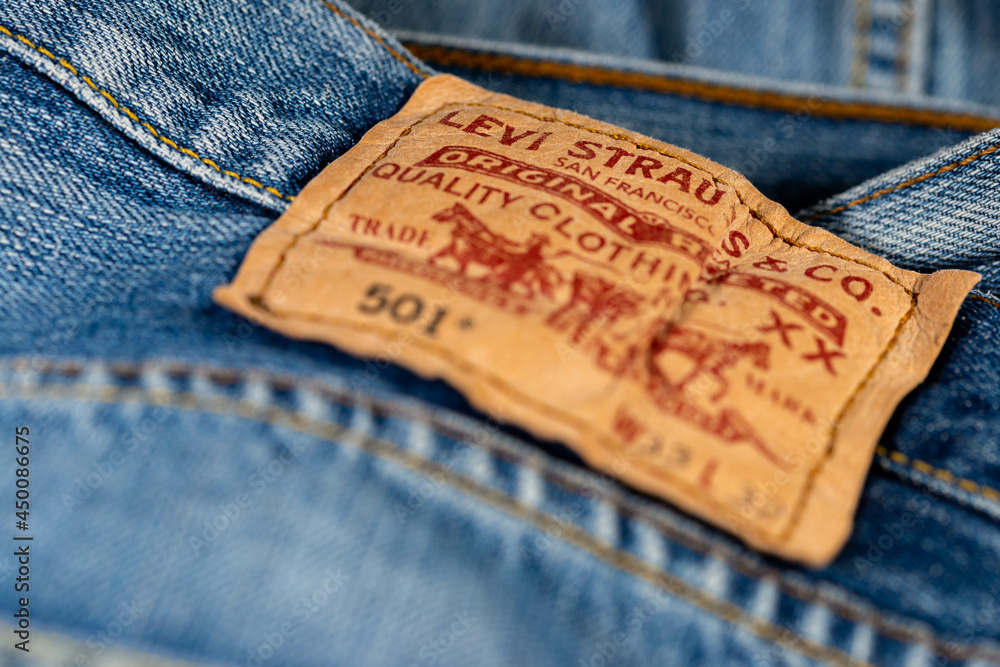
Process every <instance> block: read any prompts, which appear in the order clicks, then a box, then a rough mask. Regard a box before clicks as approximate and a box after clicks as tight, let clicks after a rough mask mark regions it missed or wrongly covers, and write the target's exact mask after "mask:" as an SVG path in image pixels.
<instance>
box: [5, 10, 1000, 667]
mask: <svg viewBox="0 0 1000 667" xmlns="http://www.w3.org/2000/svg"><path fill="white" fill-rule="evenodd" d="M0 33H2V34H0V45H2V51H0V81H2V82H3V85H2V86H0V99H2V100H3V105H2V108H3V110H4V112H5V113H4V117H3V120H2V121H0V164H2V168H0V201H2V202H3V206H2V207H0V220H2V225H0V256H2V261H3V266H4V271H3V272H0V287H2V292H0V293H2V294H3V299H2V301H0V308H2V311H0V312H2V317H0V357H2V358H0V376H2V378H0V395H2V397H3V400H2V401H0V424H3V428H4V429H6V431H5V433H7V434H8V435H7V436H5V437H7V438H8V440H7V442H9V443H10V447H11V449H13V446H14V438H15V436H14V429H15V428H18V427H23V426H27V427H28V428H29V429H30V441H31V464H30V470H31V477H30V489H31V515H30V517H31V521H30V529H29V530H28V531H26V533H30V534H31V535H32V536H33V538H34V539H33V541H32V543H31V547H30V548H31V556H32V558H31V566H32V567H31V571H30V575H31V576H30V581H29V582H27V583H29V584H30V587H31V588H30V591H27V592H25V591H21V592H18V591H16V590H15V583H16V580H17V578H18V576H20V575H19V574H18V568H19V564H18V562H17V560H16V557H15V556H14V555H13V549H7V550H5V551H4V552H3V553H4V554H5V555H0V579H2V581H0V591H2V593H0V599H2V601H3V609H4V610H12V611H11V612H9V613H14V612H16V611H17V610H18V609H19V608H20V598H21V597H25V596H27V597H29V598H30V605H29V606H30V613H31V617H30V618H31V625H30V628H31V633H32V634H31V638H32V639H31V642H32V643H31V645H30V648H31V653H30V654H27V653H23V652H21V651H18V650H17V649H15V648H13V644H14V641H13V639H12V638H13V637H15V635H14V634H13V630H14V629H16V628H17V627H18V623H19V621H18V619H17V618H16V617H13V616H9V615H6V616H4V619H5V620H4V623H5V624H9V625H10V626H11V627H10V628H7V627H5V628H4V633H5V641H4V642H3V645H2V649H0V651H2V653H0V656H2V660H3V661H5V662H6V663H10V664H80V665H93V664H104V662H105V661H107V660H110V659H111V658H118V659H121V660H125V661H127V662H129V663H131V664H143V663H149V664H154V663H153V662H152V661H154V660H157V659H158V660H166V661H172V663H182V664H191V663H193V664H203V663H204V664H241V665H244V664H245V665H286V664H287V665H329V664H344V665H357V664H402V665H451V664H455V665H464V664H480V665H507V664H532V665H548V664H552V665H567V664H573V665H576V664H582V665H593V666H597V665H606V664H646V663H649V664H676V665H691V664H709V665H717V664H754V665H771V664H812V663H830V664H836V665H861V664H916V665H921V664H940V665H946V664H952V663H955V664H958V663H969V664H984V663H997V662H1000V645H998V643H997V641H998V639H1000V615H998V614H1000V583H998V582H997V574H998V571H1000V562H998V556H997V554H998V551H1000V530H998V527H997V525H996V522H997V520H998V519H1000V491H997V489H1000V471H998V470H997V465H998V463H997V460H996V455H995V444H996V442H997V441H998V439H1000V417H998V414H1000V412H998V406H1000V377H998V376H1000V352H998V351H997V349H996V345H995V343H996V340H997V333H998V331H1000V298H998V296H997V291H998V290H1000V283H998V281H1000V273H998V265H1000V247H998V242H997V238H998V235H997V225H998V219H1000V195H998V194H997V192H996V188H995V187H992V184H993V183H995V182H996V181H997V178H998V173H997V172H998V170H1000V155H998V153H1000V151H998V150H997V147H998V146H1000V135H997V134H995V133H987V134H978V130H979V129H981V128H982V127H985V126H987V125H988V124H989V123H990V119H989V117H987V116H985V115H984V114H985V113H986V112H985V111H984V110H983V109H981V108H979V107H971V106H964V105H961V104H953V103H947V104H946V103H938V102H926V101H925V102H921V103H920V104H916V103H910V102H905V103H904V102H893V103H891V104H890V103H888V102H887V101H886V100H885V99H884V98H883V97H880V96H877V95H874V96H873V95H870V94H867V93H862V92H855V93H851V94H841V93H839V92H837V91H834V90H833V89H829V88H815V89H812V88H810V89H802V88H800V87H782V86H779V85H777V84H771V83H765V82H759V85H758V86H757V87H756V88H754V89H752V90H751V91H750V92H751V93H755V94H749V93H747V92H746V91H745V90H744V91H742V92H740V91H736V93H738V94H734V88H733V87H732V85H731V83H732V82H731V81H729V80H728V79H727V78H726V77H724V76H721V77H720V76H716V75H711V74H707V73H704V72H698V71H694V70H688V69H683V68H677V67H675V66H670V65H658V64H643V63H639V62H635V61H622V60H618V59H608V58H605V57H599V56H582V55H578V54H573V53H570V52H565V51H561V52H556V51H548V50H539V49H537V48H525V47H511V48H509V49H507V50H505V51H501V50H499V49H498V48H497V47H486V46H483V45H477V44H471V43H467V42H466V43H462V44H458V45H456V44H451V45H449V44H442V43H430V42H429V41H428V40H426V39H425V40H423V41H422V42H414V48H415V49H416V50H417V51H418V52H421V53H424V54H426V56H427V59H428V60H429V61H431V63H432V64H434V63H437V64H436V65H435V66H436V67H438V68H440V69H441V70H448V71H453V72H456V73H459V74H461V75H463V76H465V77H466V78H469V79H471V80H472V81H473V82H475V83H479V84H480V85H484V86H486V87H490V88H495V89H497V90H500V91H502V92H507V93H511V94H514V95H518V96H520V97H524V98H528V99H532V100H536V101H540V102H544V103H548V104H553V105H555V106H562V107H568V108H573V109H575V110H577V111H581V112H584V113H588V114H590V115H593V116H595V117H598V118H601V119H602V120H607V121H610V122H614V123H617V124H619V125H622V126H624V127H626V128H628V129H630V130H634V131H638V132H642V133H645V134H650V135H652V136H655V137H657V138H659V139H663V140H666V141H670V142H672V143H675V144H679V145H682V146H685V147H688V148H692V149H694V150H696V151H698V152H701V153H704V154H706V155H708V156H709V157H711V158H714V159H716V160H718V161H720V162H723V163H725V164H728V165H730V166H733V167H735V168H738V169H741V170H743V171H744V172H746V173H749V174H751V179H752V180H753V181H754V182H755V183H756V184H757V185H758V186H759V187H761V189H762V190H763V191H764V192H765V193H766V194H768V195H769V196H771V197H772V198H774V199H776V200H777V201H779V202H781V203H783V204H784V205H785V206H787V207H790V208H792V209H793V210H795V209H800V208H803V209H805V210H804V212H803V213H802V214H801V215H800V216H799V217H800V219H804V220H810V221H811V222H812V224H818V225H822V226H824V227H827V228H828V229H831V230H832V231H835V232H836V233H838V234H840V235H841V236H843V237H844V238H846V239H847V240H849V241H851V242H852V243H855V244H858V245H860V246H862V247H864V248H866V249H868V250H871V251H873V252H876V253H879V254H881V255H884V256H886V257H888V258H889V259H890V260H892V261H893V262H895V263H896V264H898V265H900V266H902V267H904V268H909V269H916V270H931V269H937V268H946V267H952V268H967V269H974V270H977V271H979V272H981V273H982V274H983V276H984V278H983V282H982V283H981V284H980V286H979V288H978V289H977V290H976V291H975V292H974V293H973V294H972V296H970V297H969V298H968V299H967V301H966V303H965V305H964V306H963V308H962V311H961V314H960V316H959V319H958V320H957V322H956V324H955V326H954V329H953V332H952V334H951V337H950V339H949V341H948V344H947V346H946V347H945V350H944V352H943V353H942V355H941V357H940V358H939V360H938V362H937V364H936V366H935V368H934V370H933V371H932V373H931V376H930V377H929V378H928V380H927V381H926V382H925V383H924V384H923V385H921V387H919V388H918V389H917V390H915V391H914V392H913V393H912V394H911V395H910V396H909V397H908V398H907V399H906V401H905V402H904V403H903V404H902V405H901V407H900V408H899V410H898V411H897V413H896V416H895V417H894V419H893V421H892V423H891V424H890V426H889V427H888V429H887V430H886V432H885V435H884V436H883V439H882V445H881V447H880V449H879V453H878V455H877V457H876V461H875V465H874V466H873V468H872V472H871V475H870V477H869V479H868V482H867V485H866V489H865V492H864V496H863V498H862V501H861V506H860V508H859V511H858V516H857V520H856V527H855V530H854V534H853V536H852V538H851V540H850V542H849V543H848V545H847V547H846V548H845V550H844V552H843V553H842V554H841V555H840V557H839V558H838V559H837V560H836V561H835V562H834V563H833V564H832V565H831V566H830V567H828V568H826V569H824V570H820V571H811V570H807V569H804V568H800V567H797V566H795V565H791V564H788V563H785V562H782V561H779V560H776V559H771V558H765V557H762V556H760V555H759V554H756V553H754V552H752V551H750V550H748V549H747V548H745V547H744V546H742V545H741V544H739V543H738V542H736V541H735V540H733V539H731V538H730V537H728V536H727V535H725V534H723V533H721V532H719V531H717V530H715V529H713V528H710V527H707V526H705V525H704V524H702V523H700V522H698V521H696V520H694V519H692V518H690V517H688V516H686V515H684V514H683V513H681V512H679V511H677V510H675V509H673V508H672V507H670V506H669V505H667V504H665V503H662V502H658V501H654V500H651V499H650V498H648V497H644V496H642V495H641V494H638V493H636V492H634V491H632V490H630V489H628V488H627V487H624V486H621V485H619V484H617V483H616V482H615V481H614V480H611V479H609V478H606V477H604V476H601V475H598V474H596V473H594V472H593V471H591V470H588V469H587V468H585V467H584V466H582V465H581V464H580V463H579V461H577V460H575V459H574V457H573V456H572V455H571V454H569V453H568V452H567V451H566V450H565V449H564V448H563V447H561V446H560V445H559V444H557V443H549V442H541V441H538V440H535V439H533V438H531V437H530V436H528V435H527V434H525V433H523V432H521V431H519V430H518V429H516V428H514V427H511V426H510V425H506V424H501V423H498V422H497V421H495V420H493V419H492V418H491V417H490V416H489V415H484V414H482V413H479V412H477V411H475V410H473V409H472V408H471V407H470V406H469V405H468V404H467V403H466V402H465V400H464V399H463V398H462V397H461V396H460V395H459V394H458V393H457V392H456V391H454V390H453V389H451V388H450V387H448V386H446V385H444V384H443V383H439V382H433V381H427V380H423V379H420V378H418V377H416V376H414V375H413V374H411V373H409V372H407V371H405V370H403V369H401V368H398V367H395V366H392V365H387V364H381V363H377V362H374V361H366V360H361V359H356V358H353V357H349V356H347V355H345V354H342V353H340V352H338V351H337V350H335V349H332V348H329V347H326V346H322V345H318V344H309V343H301V342H295V341H291V340H288V339H285V338H283V337H281V336H279V335H277V334H273V333H270V332H268V331H266V330H263V329H260V328H258V327H255V326H253V324H252V323H249V322H246V321H243V320H241V319H239V318H237V317H235V316H233V315H231V314H229V313H227V312H226V311H224V310H222V309H220V308H219V307H217V306H215V305H214V304H213V303H212V301H211V296H210V294H211V291H212V289H213V288H215V287H216V286H218V285H220V284H223V283H226V282H228V281H229V280H231V278H232V276H233V274H234V272H235V270H236V267H237V266H238V264H239V262H240V260H241V258H242V257H243V255H244V254H245V253H246V250H247V248H248V247H249V244H250V242H251V241H252V240H253V238H254V237H255V236H256V235H257V234H258V233H259V232H260V231H261V230H262V229H264V228H265V227H266V226H267V225H268V224H270V222H272V221H273V219H274V218H275V217H276V216H277V215H279V214H280V213H281V212H282V211H283V210H284V209H285V207H286V206H287V204H288V201H289V199H290V198H291V197H293V196H294V194H295V193H296V192H298V190H299V189H301V187H302V186H303V185H304V184H305V183H306V182H307V181H308V180H309V179H310V178H312V177H313V176H315V175H316V174H317V173H318V172H319V170H320V169H322V167H323V166H325V165H326V164H327V163H329V162H330V161H331V160H332V159H334V158H335V157H337V156H338V155H340V154H341V153H343V152H344V151H345V150H346V149H347V148H349V147H350V146H351V145H353V144H354V143H355V142H356V141H357V140H358V139H359V138H360V136H361V135H362V134H363V133H364V132H365V131H366V130H367V129H368V128H370V127H371V126H372V125H373V124H374V123H376V122H378V121H379V120H381V119H383V118H386V117H388V116H389V115H391V114H392V113H393V112H394V111H395V110H396V109H398V108H399V107H400V106H401V105H402V104H403V103H404V102H405V100H406V99H407V97H408V96H409V95H410V94H411V93H412V91H413V90H414V88H415V87H416V86H417V85H418V84H419V82H420V81H421V80H422V79H423V78H424V77H425V76H427V75H428V74H429V73H431V72H432V70H431V66H430V65H427V64H424V63H423V62H422V61H419V60H416V59H415V58H413V57H412V56H411V55H409V53H408V52H407V50H406V49H404V48H403V47H402V46H401V45H400V44H399V43H397V42H396V41H395V40H393V39H392V38H391V37H389V36H387V35H386V34H385V33H383V32H382V31H381V30H380V29H378V28H377V27H375V25H374V24H372V23H370V22H369V21H367V20H366V19H364V18H362V17H361V16H360V15H358V14H356V13H354V12H353V11H352V10H350V9H349V8H347V7H345V6H343V5H342V4H339V3H332V2H330V3H328V2H322V1H321V0H287V1H285V2H280V3H279V2H273V1H265V2H260V3H255V4H252V5H247V4H246V3H237V2H233V1H232V0H219V1H217V2H211V3H209V2H200V1H194V0H192V1H191V2H187V3H176V2H174V3H168V2H163V1H162V0H147V1H146V2H142V3H134V2H126V1H125V0H102V1H101V2H97V1H96V0H92V1H90V2H85V3H72V4H71V3H69V2H66V1H65V0H56V1H54V2H51V3H48V4H46V5H39V4H38V3H32V2H29V1H28V0H11V1H9V2H7V3H5V4H4V5H3V6H0ZM623 71H624V72H626V73H627V74H628V76H624V75H623V74H622V72H623ZM602 72H603V73H604V75H602ZM608 72H610V73H611V75H610V76H608V75H607V73H608ZM620 81H626V82H627V83H624V84H623V83H621V82H620ZM671 86H673V87H671ZM776 101H777V102H776ZM934 151H938V152H937V153H935V154H934V155H932V156H931V157H929V158H921V156H923V155H925V154H928V153H932V152H934ZM917 158H921V159H917ZM900 165H903V166H900ZM883 172H884V173H883ZM879 174H883V175H879ZM868 177H871V179H870V180H867V181H865V182H863V183H862V184H861V185H857V183H859V182H861V181H863V180H864V179H865V178H868ZM848 188H853V189H848ZM843 190H847V191H846V192H845V193H844V194H837V193H838V192H841V191H843ZM821 200H822V202H821V203H819V204H817V203H816V202H817V201H821ZM8 451H10V450H8ZM9 456H10V458H8V459H7V461H11V463H9V464H5V465H4V466H3V467H2V468H0V473H2V474H3V475H4V476H5V479H4V480H3V482H2V483H0V488H2V489H3V490H2V493H0V498H2V499H3V506H4V507H8V508H10V507H12V506H13V505H14V502H15V485H14V472H13V471H14V467H15V466H14V464H13V462H12V459H13V454H10V455H9ZM8 520H9V521H11V522H12V521H13V519H11V518H10V517H9V515H8ZM6 525H11V524H6ZM8 532H13V529H10V531H8ZM9 544H13V543H9ZM6 613H8V612H6V611H5V614H6ZM123 656H124V657H123ZM29 658H30V660H29ZM16 661H22V662H21V663H18V662H16Z"/></svg>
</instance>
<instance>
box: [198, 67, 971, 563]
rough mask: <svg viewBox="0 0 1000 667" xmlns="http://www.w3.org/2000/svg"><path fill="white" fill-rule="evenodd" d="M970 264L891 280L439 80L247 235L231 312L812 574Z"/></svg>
mask: <svg viewBox="0 0 1000 667" xmlns="http://www.w3.org/2000/svg"><path fill="white" fill-rule="evenodd" d="M977 280H978V276H977V275H976V274H973V273H968V272H962V271H942V272H938V273H935V274H933V275H921V274H916V273H912V272H908V271H903V270H900V269H898V268H896V267H894V266H892V265H891V264H890V263H888V262H886V261H885V260H883V259H880V258H878V257H876V256H873V255H871V254H869V253H867V252H864V251H862V250H860V249H858V248H856V247H853V246H851V245H849V244H848V243H846V242H844V241H842V240H840V239H838V238H837V237H835V236H833V235H831V234H829V233H827V232H825V231H822V230H820V229H817V228H814V227H810V226H808V225H805V224H802V223H800V222H798V221H796V220H794V219H793V218H792V217H790V216H789V215H788V213H787V212H786V211H785V210H784V209H783V208H782V207H780V206H779V205H777V204H775V203H773V202H771V201H769V200H767V199H765V198H764V197H763V196H762V195H761V194H760V193H759V192H758V191H757V190H755V189H754V188H753V186H752V185H750V183H749V182H747V181H746V179H744V178H743V177H742V176H740V175H739V174H737V173H735V172H733V171H730V170H728V169H726V168H724V167H722V166H720V165H718V164H715V163H712V162H710V161H708V160H706V159H704V158H701V157H699V156H696V155H693V154H691V153H688V152H687V151H684V150H682V149H680V148H676V147H674V146H670V145H668V144H665V143H662V142H658V141H655V140H652V139H649V138H646V137H642V136H638V135H634V134H632V133H630V132H627V131H625V130H622V129H620V128H616V127H613V126H610V125H606V124H604V123H601V122H598V121H595V120H592V119H589V118H586V117H583V116H579V115H576V114H573V113H571V112H568V111H562V110H557V109H551V108H547V107H542V106H540V105H537V104H533V103H529V102H525V101H523V100H518V99H515V98H511V97H507V96H503V95H497V94H493V93H490V92H488V91H485V90H483V89H481V88H478V87H476V86H473V85H472V84H469V83H466V82H464V81H461V80H460V79H457V78H454V77H450V76H445V75H441V76H436V77H434V78H432V79H430V80H428V81H427V82H425V83H424V84H422V85H421V86H420V88H419V89H418V90H417V91H416V93H415V94H414V95H413V97H412V98H411V99H410V101H409V102H408V103H407V104H406V105H405V106H404V107H403V108H402V109H401V110H400V111H399V113H397V114H396V115H395V116H393V117H392V118H390V119H388V120H386V121H384V122H382V123H380V124H378V125H377V126H375V127H374V128H373V129H372V130H371V131H370V132H368V133H367V134H366V135H365V136H364V138H362V139H361V141H360V142H359V143H358V144H357V145H356V146H355V147H354V148H352V149H351V150H350V151H349V152H347V153H346V154H345V155H344V156H342V157H341V158H339V159H338V160H336V161H335V162H334V163H332V164H331V165H329V166H328V167H327V168H326V169H325V170H324V171H323V172H322V173H321V174H320V175H319V176H317V177H316V178H315V179H314V180H313V181H312V182H311V183H310V184H309V185H308V186H307V187H306V188H305V189H304V190H303V192H302V193H301V194H300V196H299V197H298V198H297V199H296V201H295V202H294V203H293V204H292V206H291V207H290V208H289V209H288V211H287V212H286V213H285V214H284V215H283V216H282V217H281V218H280V219H279V220H278V221H277V222H275V223H274V224H273V225H272V226H271V227H269V228H268V229H267V230H266V231H264V232H263V233H262V234H261V235H260V237H259V238H258V239H257V240H256V241H255V242H254V244H253V247H252V248H251V250H250V251H249V253H248V255H247V257H246V258H245V260H244V262H243V265H242V267H241V268H240V271H239V273H238V275H237V276H236V278H235V279H234V281H233V282H232V284H230V285H227V286H224V287H221V288H219V289H218V290H217V291H216V292H215V295H214V296H215V298H216V300H217V301H218V302H219V303H220V304H222V305H224V306H225V307H227V308H229V309H231V310H233V311H235V312H237V313H239V314H241V315H244V316H246V317H248V318H251V319H252V320H254V321H257V322H260V323H262V324H263V325H265V326H267V327H269V328H271V329H273V330H275V331H278V332H281V333H283V334H285V335H288V336H291V337H294V338H301V339H308V340H316V341H323V342H326V343H329V344H331V345H335V346H337V347H338V348H341V349H343V350H345V351H347V352H350V353H352V354H355V355H359V356H362V357H371V358H379V359H384V360H388V361H391V362H392V363H396V364H399V365H401V366H404V367H406V368H409V369H412V370H413V371H415V372H417V373H419V374H421V375H423V376H425V377H430V378H443V379H444V380H446V381H447V382H449V383H451V384H452V385H454V386H455V387H457V388H459V389H460V390H461V391H462V392H463V393H464V394H465V395H466V396H467V397H468V398H469V400H470V401H471V402H472V403H474V404H475V405H476V406H478V407H479V408H482V409H483V410H485V411H488V412H490V413H491V414H492V415H494V416H495V417H499V418H500V419H502V420H504V421H506V422H508V423H510V424H515V425H518V426H520V427H523V428H525V429H528V430H529V431H531V432H532V433H534V434H535V435H537V436H538V437H541V438H548V439H554V440H558V441H561V442H563V443H565V444H566V445H568V446H569V447H571V448H572V449H574V450H575V451H576V452H577V453H579V454H580V456H581V457H582V458H583V459H584V460H585V461H586V462H587V463H588V464H589V465H591V466H593V467H594V468H596V469H598V470H601V471H603V472H605V473H607V474H609V475H612V476H614V477H615V478H617V479H619V480H620V481H621V482H623V483H625V484H628V485H631V486H633V487H635V488H637V489H640V490H642V491H644V492H646V493H649V494H652V495H654V496H658V497H660V498H663V499H666V500H668V501H670V502H673V503H675V504H677V505H679V506H681V507H683V508H684V509H686V510H687V511H689V512H692V513H694V514H696V515H697V516H699V517H701V518H703V519H704V520H706V521H709V522H711V523H713V524H715V525H717V526H719V527H721V528H723V529H725V530H728V531H730V532H732V533H733V534H735V535H737V536H739V537H740V538H742V539H743V540H745V541H746V542H747V543H749V544H750V545H752V546H754V547H757V548H759V549H762V550H764V551H768V552H771V553H774V554H778V555H781V556H784V557H786V558H789V559H794V560H800V561H803V562H805V563H808V564H811V565H817V566H818V565H822V564H824V563H827V562H828V561H829V560H831V559H832V558H833V557H834V556H835V555H836V553H837V551H838V550H839V549H840V547H841V546H842V545H843V543H844V541H845V540H846V539H847V536H848V534H849V531H850V526H851V521H852V516H853V513H854V509H855V506H856V503H857V499H858V497H859V494H860V491H861V486H862V483H863V481H864V478H865V475H866V473H867V470H868V467H869V465H870V463H871V460H872V455H873V452H874V449H875V446H876V443H877V440H878V438H879V435H880V434H881V431H882V429H883V428H884V426H885V424H886V422H887V420H888V419H889V417H890V415H891V414H892V412H893V410H894V408H895V407H896V405H897V404H898V402H899V401H900V400H901V399H902V397H903V396H904V395H905V394H906V393H907V392H908V391H909V390H910V389H911V388H913V387H914V386H915V385H916V384H917V383H918V382H920V380H921V379H922V378H923V377H924V376H925V375H926V373H927V372H928V370H929V368H930V366H931V364H932V362H933V360H934V358H935V357H936V355H937V354H938V352H939V351H940V349H941V347H942V345H943V344H944V341H945V338H946V336H947V334H948V331H949V329H950V327H951V323H952V321H953V319H954V317H955V315H956V313H957V310H958V308H959V306H960V304H961V302H962V300H963V298H964V297H965V295H966V293H967V292H968V291H969V290H970V289H971V287H972V286H973V285H974V284H975V283H976V281H977Z"/></svg>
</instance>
